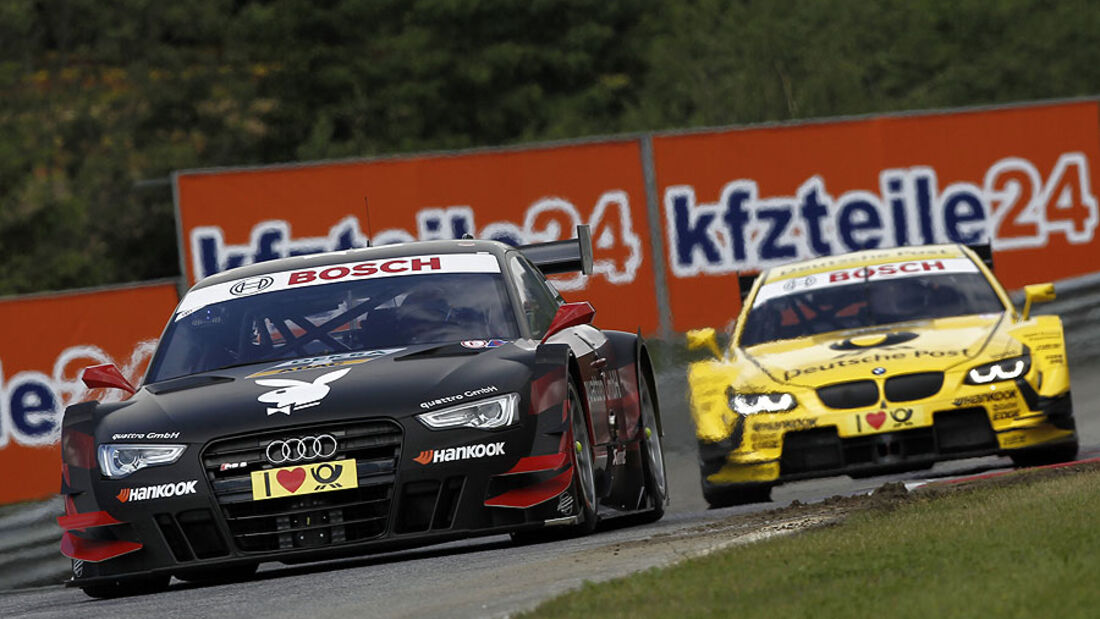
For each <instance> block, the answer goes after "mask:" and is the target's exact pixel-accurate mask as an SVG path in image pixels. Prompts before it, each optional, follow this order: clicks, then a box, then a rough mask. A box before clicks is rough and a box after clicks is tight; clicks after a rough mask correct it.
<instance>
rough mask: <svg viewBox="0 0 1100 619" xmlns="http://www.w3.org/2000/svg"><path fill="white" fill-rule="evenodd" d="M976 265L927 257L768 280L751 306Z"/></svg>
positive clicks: (966, 270) (964, 270)
mask: <svg viewBox="0 0 1100 619" xmlns="http://www.w3.org/2000/svg"><path fill="white" fill-rule="evenodd" d="M977 272H978V267H977V265H975V264H974V262H973V261H972V260H970V259H969V258H928V259H924V260H904V261H900V262H885V263H883V264H869V265H864V266H859V267H851V268H847V269H839V270H836V271H826V272H825V273H814V274H812V275H800V276H798V277H791V278H788V279H782V280H779V281H777V282H768V283H767V284H764V285H763V286H761V287H760V291H759V292H757V294H756V299H755V300H754V301H753V304H752V306H753V307H754V308H755V307H757V306H759V305H761V304H763V303H766V302H767V301H770V300H771V299H775V298H779V297H784V296H787V295H789V294H798V293H801V292H806V291H807V290H819V289H822V288H836V287H838V286H847V285H850V284H858V283H860V282H866V281H878V280H885V279H902V278H905V277H923V276H926V275H944V274H949V273H977Z"/></svg>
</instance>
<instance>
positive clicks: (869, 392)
mask: <svg viewBox="0 0 1100 619" xmlns="http://www.w3.org/2000/svg"><path fill="white" fill-rule="evenodd" d="M817 397H818V398H820V399H821V403H822V404H824V405H825V406H828V407H829V408H864V407H866V406H874V405H875V404H876V403H877V402H878V385H877V384H875V381H873V380H853V381H850V382H846V383H833V384H832V385H826V386H824V387H819V388H818V390H817Z"/></svg>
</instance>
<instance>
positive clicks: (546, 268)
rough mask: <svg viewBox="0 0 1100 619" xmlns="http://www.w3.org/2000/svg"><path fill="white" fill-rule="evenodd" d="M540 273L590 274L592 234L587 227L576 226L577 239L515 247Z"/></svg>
mask: <svg viewBox="0 0 1100 619" xmlns="http://www.w3.org/2000/svg"><path fill="white" fill-rule="evenodd" d="M516 249H518V250H519V251H520V252H521V253H522V254H523V255H524V256H526V257H527V259H528V260H530V261H531V262H532V263H534V265H535V266H537V267H538V268H539V270H540V271H542V273H543V275H553V274H555V273H573V272H576V271H580V272H581V273H584V274H585V275H591V274H592V233H591V231H590V228H589V227H588V226H587V225H584V226H577V238H575V239H569V240H567V241H551V242H549V243H532V244H530V245H520V246H519V247H517V248H516Z"/></svg>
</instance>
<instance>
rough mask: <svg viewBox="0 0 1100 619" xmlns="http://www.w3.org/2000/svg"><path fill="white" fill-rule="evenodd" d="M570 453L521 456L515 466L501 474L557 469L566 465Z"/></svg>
mask: <svg viewBox="0 0 1100 619" xmlns="http://www.w3.org/2000/svg"><path fill="white" fill-rule="evenodd" d="M568 458H569V454H566V453H556V454H549V455H546V456H529V457H526V458H520V459H519V462H517V463H516V465H515V466H513V467H512V468H510V469H508V470H507V471H505V472H504V473H501V475H514V474H516V473H534V472H536V471H556V470H557V469H560V468H561V467H562V466H564V465H565V463H566V461H567V460H568Z"/></svg>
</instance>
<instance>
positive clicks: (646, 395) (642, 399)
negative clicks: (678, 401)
mask: <svg viewBox="0 0 1100 619" xmlns="http://www.w3.org/2000/svg"><path fill="white" fill-rule="evenodd" d="M650 382H651V381H650V378H649V373H648V372H647V371H645V370H642V371H641V373H640V375H639V377H638V404H639V406H640V407H641V413H642V414H641V423H642V441H643V442H642V472H643V473H644V474H645V488H646V496H647V497H649V503H650V505H651V506H652V508H651V509H650V510H649V511H647V512H645V513H644V514H642V515H641V516H640V517H639V519H638V523H639V524H646V523H650V522H657V521H658V520H660V519H661V518H662V517H664V515H665V503H667V502H668V475H667V469H666V468H665V455H664V449H663V446H662V445H661V432H660V427H659V426H658V425H657V399H656V398H655V397H654V391H653V388H652V387H651V386H650Z"/></svg>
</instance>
